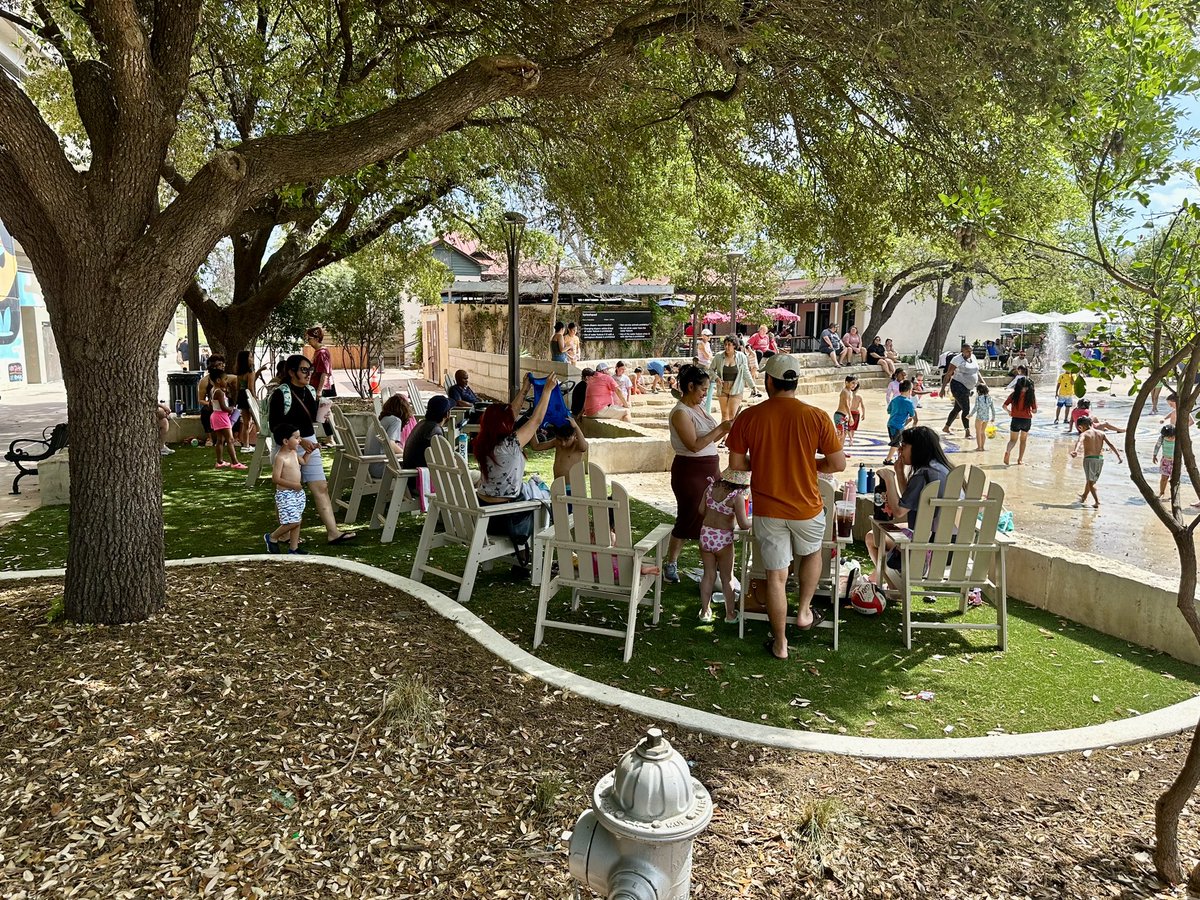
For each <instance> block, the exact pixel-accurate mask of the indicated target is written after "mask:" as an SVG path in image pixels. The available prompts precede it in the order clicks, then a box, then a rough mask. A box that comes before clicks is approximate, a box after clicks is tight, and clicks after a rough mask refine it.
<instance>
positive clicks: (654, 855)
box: [569, 728, 712, 900]
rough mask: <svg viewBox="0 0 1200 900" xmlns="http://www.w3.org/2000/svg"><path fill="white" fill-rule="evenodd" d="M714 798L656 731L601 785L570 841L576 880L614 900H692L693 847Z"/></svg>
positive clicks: (633, 750) (650, 731)
mask: <svg viewBox="0 0 1200 900" xmlns="http://www.w3.org/2000/svg"><path fill="white" fill-rule="evenodd" d="M711 819H712V798H711V797H709V795H708V791H707V790H706V789H705V787H704V785H702V784H701V783H700V782H699V781H697V780H696V779H695V778H693V777H692V774H691V772H690V771H689V770H688V764H687V761H686V760H685V759H684V758H683V757H682V756H680V755H679V753H677V752H676V751H675V750H674V748H672V747H671V745H670V744H669V743H668V742H667V740H666V738H664V737H663V733H662V731H661V730H659V729H657V728H651V729H649V731H647V732H646V736H645V737H644V738H642V740H641V741H639V742H638V745H637V746H636V747H634V748H633V749H632V750H630V751H629V752H628V753H626V754H625V755H624V756H623V757H621V761H620V762H619V763H618V764H617V767H616V768H615V769H614V770H613V771H611V772H609V773H608V774H607V775H605V776H604V777H603V778H601V779H600V781H599V782H598V783H597V784H596V788H595V790H594V791H593V792H592V808H591V809H589V810H587V811H586V812H584V813H583V815H581V816H580V817H579V821H578V822H576V823H575V831H574V833H573V834H572V835H571V843H570V863H569V865H570V870H571V874H572V875H573V876H574V877H575V878H576V879H578V880H579V881H582V882H583V883H584V884H586V885H588V887H590V888H591V889H592V890H594V891H595V892H596V893H598V894H602V895H604V896H606V897H608V898H609V900H688V897H689V896H690V895H691V891H692V842H693V841H694V840H695V838H696V835H698V834H699V833H700V832H701V831H703V830H704V829H705V828H707V827H708V823H709V821H710V820H711Z"/></svg>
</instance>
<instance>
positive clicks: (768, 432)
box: [725, 353, 846, 659]
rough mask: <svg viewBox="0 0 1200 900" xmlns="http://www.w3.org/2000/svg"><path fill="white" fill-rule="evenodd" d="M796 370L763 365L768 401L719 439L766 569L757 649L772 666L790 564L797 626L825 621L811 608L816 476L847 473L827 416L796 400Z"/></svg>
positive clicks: (790, 359) (817, 539)
mask: <svg viewBox="0 0 1200 900" xmlns="http://www.w3.org/2000/svg"><path fill="white" fill-rule="evenodd" d="M800 371H801V366H800V363H799V361H797V359H796V357H794V356H792V355H791V354H788V353H780V354H776V355H775V356H772V357H771V358H770V359H768V360H767V361H766V365H765V367H764V373H765V378H764V381H765V383H766V389H767V399H766V400H765V401H763V402H762V403H760V404H758V405H757V406H752V407H750V408H749V409H746V410H744V411H743V412H742V413H741V414H740V415H739V416H738V417H737V418H736V419H734V421H733V428H732V429H731V430H730V432H729V436H728V437H727V438H726V439H725V443H726V446H728V447H729V465H730V468H733V469H738V470H741V471H749V472H750V491H751V494H752V495H753V497H754V520H753V525H752V528H753V532H754V539H755V542H756V543H757V546H758V552H759V554H760V557H761V561H762V564H763V568H764V569H765V570H766V575H767V579H766V580H767V616H768V618H769V619H770V620H771V634H772V637H771V638H769V639H768V640H767V642H766V643H765V644H764V645H763V646H764V648H765V649H766V650H767V652H768V653H770V654H771V655H772V656H774V657H775V658H776V659H786V658H787V655H788V642H787V577H788V570H789V569H790V568H791V567H792V561H793V560H794V559H797V558H798V559H799V560H800V570H799V580H800V588H799V598H798V599H799V603H798V608H799V611H798V612H797V614H796V625H797V626H798V627H799V628H800V630H801V631H808V630H810V629H812V628H814V627H815V626H816V625H818V624H820V622H821V620H822V618H824V617H823V615H822V614H821V613H820V612H818V611H816V610H814V609H813V608H812V596H813V592H814V591H815V590H816V587H817V581H818V579H819V578H820V575H821V540H822V538H823V537H824V535H825V505H824V503H823V502H822V500H821V490H820V487H819V486H818V484H817V473H818V472H821V473H825V474H834V473H836V472H841V471H843V470H844V469H845V468H846V454H845V453H843V452H842V442H841V440H840V439H839V438H838V436H837V432H836V431H835V430H834V427H833V422H832V420H831V419H830V418H829V416H828V414H826V413H825V412H823V411H822V410H819V409H817V408H816V407H814V406H809V405H808V404H807V403H803V402H801V401H800V400H797V399H796V387H797V385H798V384H799V380H800ZM818 453H819V454H821V457H820V458H818V456H817V454H818ZM835 614H836V611H835Z"/></svg>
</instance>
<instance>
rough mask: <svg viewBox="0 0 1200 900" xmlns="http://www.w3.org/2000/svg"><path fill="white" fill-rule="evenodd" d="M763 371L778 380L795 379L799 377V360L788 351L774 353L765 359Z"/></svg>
mask: <svg viewBox="0 0 1200 900" xmlns="http://www.w3.org/2000/svg"><path fill="white" fill-rule="evenodd" d="M764 371H765V372H766V373H767V374H768V375H770V376H771V377H772V378H775V379H777V380H779V381H795V380H796V379H797V378H799V377H800V361H799V360H798V359H796V357H794V356H792V355H791V354H790V353H776V354H775V355H774V356H772V357H771V358H770V359H768V360H767V364H766V366H765V368H764Z"/></svg>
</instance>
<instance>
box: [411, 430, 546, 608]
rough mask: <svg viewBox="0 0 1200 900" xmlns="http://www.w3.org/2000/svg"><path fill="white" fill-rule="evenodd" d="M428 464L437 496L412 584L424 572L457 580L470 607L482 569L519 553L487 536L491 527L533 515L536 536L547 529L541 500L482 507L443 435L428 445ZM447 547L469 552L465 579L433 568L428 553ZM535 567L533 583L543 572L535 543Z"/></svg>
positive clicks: (463, 464)
mask: <svg viewBox="0 0 1200 900" xmlns="http://www.w3.org/2000/svg"><path fill="white" fill-rule="evenodd" d="M425 465H426V468H428V469H429V476H430V478H431V479H432V481H433V490H434V494H433V497H432V499H431V501H430V506H429V512H428V513H427V514H426V516H425V527H424V528H422V529H421V542H420V544H418V546H417V555H416V557H415V558H414V559H413V567H412V576H411V577H412V579H413V580H414V581H423V580H424V578H425V573H427V572H429V573H432V574H434V575H439V576H441V577H442V578H446V579H448V580H450V581H453V582H454V583H456V584H457V585H458V586H459V588H458V602H459V603H468V602H470V600H471V592H472V591H473V590H474V589H475V577H476V575H477V574H478V572H479V568H480V566H487V565H490V564H491V561H492V560H494V559H499V558H501V557H505V556H513V555H514V554H515V553H516V547H514V546H513V543H512V541H511V540H509V539H508V538H507V537H505V536H503V535H496V534H488V533H487V527H488V522H489V521H490V520H491V519H493V518H495V517H496V516H503V515H507V514H508V513H515V512H532V513H533V533H534V534H535V535H536V534H537V533H538V532H539V531H541V530H542V529H544V528H545V522H546V507H545V504H543V503H542V502H541V501H540V500H514V501H513V502H512V503H495V504H492V503H488V504H483V503H480V502H479V497H478V496H477V495H476V493H475V485H474V484H473V483H472V480H471V471H470V469H468V468H467V461H466V460H465V459H463V458H462V457H461V456H459V455H458V454H457V453H455V452H454V448H453V447H452V446H451V445H450V442H449V441H447V440H446V439H445V438H444V437H441V436H440V435H439V436H438V437H435V438H434V439H433V443H432V444H430V447H429V450H428V451H427V452H426V454H425ZM446 546H458V547H466V548H467V559H466V562H465V563H464V564H463V573H462V575H456V574H454V573H453V572H447V571H446V570H445V569H440V568H437V567H435V566H432V565H430V564H429V554H430V552H431V551H433V550H434V549H436V548H438V547H446ZM532 568H533V571H532V573H531V580H532V579H535V578H537V577H538V575H539V573H540V572H541V545H540V544H539V543H537V542H536V541H535V542H534V546H533V566H532Z"/></svg>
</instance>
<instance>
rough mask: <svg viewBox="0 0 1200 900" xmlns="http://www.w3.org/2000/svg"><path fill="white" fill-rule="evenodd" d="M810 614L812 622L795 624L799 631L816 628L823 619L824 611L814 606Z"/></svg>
mask: <svg viewBox="0 0 1200 900" xmlns="http://www.w3.org/2000/svg"><path fill="white" fill-rule="evenodd" d="M812 614H813V618H812V622H811V623H810V624H808V625H797V626H796V627H797V628H799V629H800V630H801V631H812V630H813V629H814V628H816V627H817V626H818V625H820V624H821V623H822V622H824V621H825V611H824V610H823V609H817V608H816V607H813V611H812Z"/></svg>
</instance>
